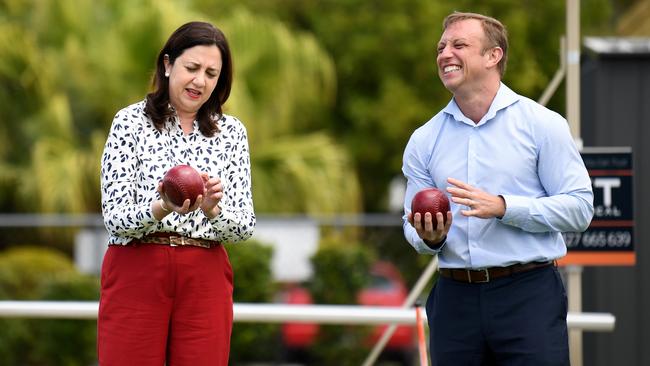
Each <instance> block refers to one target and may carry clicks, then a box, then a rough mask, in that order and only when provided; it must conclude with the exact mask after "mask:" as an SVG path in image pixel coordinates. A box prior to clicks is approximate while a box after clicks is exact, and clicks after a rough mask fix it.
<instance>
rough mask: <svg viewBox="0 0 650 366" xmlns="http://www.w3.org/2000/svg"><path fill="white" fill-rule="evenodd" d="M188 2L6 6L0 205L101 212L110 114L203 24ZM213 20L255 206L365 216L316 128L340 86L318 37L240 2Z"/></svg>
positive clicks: (136, 94)
mask: <svg viewBox="0 0 650 366" xmlns="http://www.w3.org/2000/svg"><path fill="white" fill-rule="evenodd" d="M182 4H183V3H182V2H180V1H168V2H161V1H156V0H141V1H134V2H126V3H125V2H120V1H112V0H105V1H96V2H87V3H86V2H78V1H75V0H46V1H42V2H39V4H38V7H35V6H29V5H24V6H16V7H13V8H11V9H9V8H7V9H4V10H3V11H6V12H7V13H6V14H0V19H3V20H5V21H4V22H2V23H0V54H3V58H2V59H0V79H2V83H1V84H2V87H1V88H0V103H1V104H0V113H2V114H1V115H0V159H1V160H0V168H2V169H0V172H1V173H0V209H2V210H24V211H39V212H97V211H98V210H99V177H98V176H99V173H98V172H99V167H98V164H99V159H100V154H101V149H102V147H103V141H104V139H105V136H106V133H107V131H108V128H109V124H110V121H111V120H112V117H113V115H114V113H115V112H116V111H117V110H118V109H119V108H120V107H123V106H124V105H126V104H129V103H133V102H136V101H138V100H140V99H142V98H143V96H144V93H145V92H146V90H147V86H148V85H147V84H148V82H149V78H150V75H151V70H153V61H152V60H154V59H155V57H156V53H157V51H158V49H159V47H160V46H161V45H162V43H163V42H164V41H165V39H166V37H167V36H168V35H169V34H170V33H171V32H172V31H173V30H174V29H175V28H176V27H178V26H179V25H180V24H182V23H184V22H186V21H189V20H196V19H202V17H201V16H199V15H197V14H195V13H193V12H192V11H191V10H189V9H187V8H185V7H184V5H182ZM206 20H208V19H206ZM214 23H215V24H217V25H218V26H219V27H220V28H222V29H224V31H225V32H226V34H227V36H228V38H229V40H230V43H231V47H232V48H233V53H234V61H235V68H236V69H235V70H236V77H235V83H234V89H233V92H232V95H231V99H230V100H229V102H228V104H227V106H226V110H227V112H228V113H232V114H233V115H235V116H237V117H239V118H240V119H241V120H242V121H243V122H244V123H245V125H246V126H247V128H248V131H249V136H250V147H251V161H252V166H253V167H252V169H253V190H254V192H253V194H254V197H255V205H256V209H257V211H258V212H304V213H311V214H317V213H334V212H356V211H358V210H359V208H360V198H359V187H358V181H357V178H356V176H355V174H354V170H353V167H352V164H351V163H350V158H349V156H348V154H347V153H346V152H345V150H344V149H343V148H342V147H341V145H339V144H336V143H335V142H334V141H333V140H332V139H331V138H330V137H329V136H328V135H327V134H326V133H324V132H321V131H319V128H321V127H322V126H323V124H324V123H327V118H325V117H324V116H327V111H328V108H329V107H330V104H331V103H332V101H333V100H334V92H335V82H334V80H335V78H334V66H333V62H332V61H331V59H330V58H329V57H328V55H327V54H326V53H325V52H324V51H323V50H322V48H321V47H320V46H319V45H318V43H317V42H316V41H315V40H314V38H313V37H311V36H309V35H305V34H296V33H293V32H291V31H289V30H288V29H287V28H286V27H285V26H284V25H282V24H281V23H279V22H274V21H271V20H269V19H265V18H261V17H257V16H255V15H253V14H251V13H250V12H248V11H246V10H244V9H237V10H235V11H234V12H233V13H232V14H229V15H228V16H227V17H224V19H223V21H220V22H214ZM7 56H9V57H7ZM18 182H25V183H24V184H18ZM16 187H19V188H16ZM16 194H18V195H17V196H16ZM11 197H18V198H16V199H15V201H14V199H12V198H11Z"/></svg>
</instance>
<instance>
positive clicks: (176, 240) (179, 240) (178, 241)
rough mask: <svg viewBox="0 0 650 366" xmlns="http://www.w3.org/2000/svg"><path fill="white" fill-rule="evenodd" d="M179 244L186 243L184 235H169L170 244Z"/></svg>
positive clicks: (172, 245)
mask: <svg viewBox="0 0 650 366" xmlns="http://www.w3.org/2000/svg"><path fill="white" fill-rule="evenodd" d="M179 245H185V237H184V236H170V237H169V246H171V247H177V246H179Z"/></svg>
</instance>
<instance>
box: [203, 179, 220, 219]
mask: <svg viewBox="0 0 650 366" xmlns="http://www.w3.org/2000/svg"><path fill="white" fill-rule="evenodd" d="M201 178H203V183H204V184H205V191H204V197H205V198H204V199H203V200H202V203H201V205H200V206H201V210H202V211H203V214H204V215H205V216H206V217H207V218H209V219H212V218H214V217H216V216H217V215H219V213H221V208H220V207H219V202H221V199H222V198H223V184H221V179H219V178H216V177H215V178H210V176H209V175H208V174H207V173H201ZM197 201H198V200H197Z"/></svg>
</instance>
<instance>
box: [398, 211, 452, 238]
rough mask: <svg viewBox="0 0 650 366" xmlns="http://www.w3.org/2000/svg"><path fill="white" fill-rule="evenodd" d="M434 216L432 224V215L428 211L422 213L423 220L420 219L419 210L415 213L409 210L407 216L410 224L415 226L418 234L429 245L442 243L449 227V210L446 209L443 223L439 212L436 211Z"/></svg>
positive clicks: (450, 218) (450, 219)
mask: <svg viewBox="0 0 650 366" xmlns="http://www.w3.org/2000/svg"><path fill="white" fill-rule="evenodd" d="M435 217H436V219H435V225H434V219H433V215H431V213H429V212H427V213H425V214H424V220H422V215H421V214H420V213H419V212H416V213H415V214H413V213H412V212H411V213H409V216H408V221H409V223H410V224H411V226H413V227H414V228H415V231H416V232H417V233H418V236H419V237H420V238H421V239H422V240H424V242H425V243H426V244H427V245H429V246H436V245H437V244H440V243H442V241H443V240H444V239H445V238H446V237H447V233H448V232H449V228H450V227H451V221H452V215H451V211H447V223H446V224H445V223H444V220H443V216H442V213H441V212H438V213H437V214H436V216H435ZM423 221H424V225H423Z"/></svg>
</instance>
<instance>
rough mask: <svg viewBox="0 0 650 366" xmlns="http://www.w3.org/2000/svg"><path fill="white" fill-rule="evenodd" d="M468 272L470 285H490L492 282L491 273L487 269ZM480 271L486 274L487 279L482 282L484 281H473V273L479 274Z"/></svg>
mask: <svg viewBox="0 0 650 366" xmlns="http://www.w3.org/2000/svg"><path fill="white" fill-rule="evenodd" d="M466 271H467V279H468V281H469V283H488V282H490V271H488V269H487V268H483V269H478V270H469V269H467V270H466ZM479 271H483V272H485V279H484V280H482V281H472V272H479Z"/></svg>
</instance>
